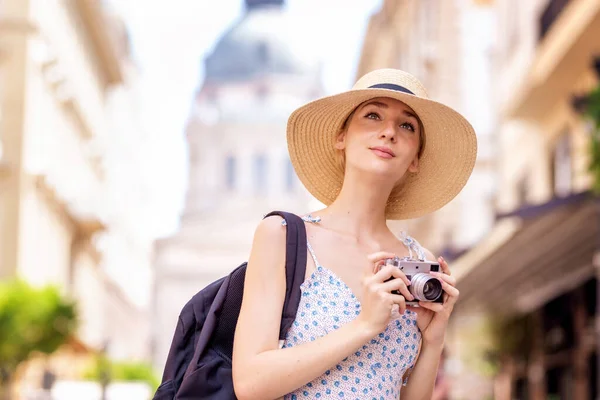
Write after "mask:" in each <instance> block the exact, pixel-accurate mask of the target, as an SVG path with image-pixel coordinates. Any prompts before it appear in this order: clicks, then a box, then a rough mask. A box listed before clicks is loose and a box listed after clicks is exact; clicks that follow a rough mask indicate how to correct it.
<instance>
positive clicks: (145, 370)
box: [84, 354, 160, 391]
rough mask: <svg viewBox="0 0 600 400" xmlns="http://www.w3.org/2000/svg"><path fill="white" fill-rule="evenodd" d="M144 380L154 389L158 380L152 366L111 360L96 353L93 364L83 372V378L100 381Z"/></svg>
mask: <svg viewBox="0 0 600 400" xmlns="http://www.w3.org/2000/svg"><path fill="white" fill-rule="evenodd" d="M107 378H108V379H110V381H113V382H145V383H147V384H148V385H149V386H150V388H151V390H153V391H154V390H156V389H157V388H158V385H159V383H160V382H159V380H158V378H157V377H156V375H155V374H154V371H153V370H152V367H151V366H150V365H148V364H146V363H143V362H135V361H113V360H109V359H108V358H107V357H106V356H104V355H102V354H101V355H98V357H97V358H96V360H95V363H94V365H93V366H92V367H91V368H90V369H89V370H87V371H86V372H85V373H84V379H89V380H93V381H97V382H102V381H104V380H106V379H107Z"/></svg>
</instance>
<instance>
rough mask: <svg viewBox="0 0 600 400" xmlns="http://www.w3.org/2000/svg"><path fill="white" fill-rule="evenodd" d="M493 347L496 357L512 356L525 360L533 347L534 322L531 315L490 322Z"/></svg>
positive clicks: (496, 318)
mask: <svg viewBox="0 0 600 400" xmlns="http://www.w3.org/2000/svg"><path fill="white" fill-rule="evenodd" d="M492 325H493V328H492V332H494V337H493V343H494V345H493V347H494V351H495V353H496V357H498V358H501V357H503V356H512V357H514V358H516V359H522V360H527V358H528V357H529V355H530V352H531V348H532V346H533V343H532V340H533V332H534V329H535V322H534V319H533V315H532V314H526V315H519V316H514V317H510V318H505V317H495V318H494V319H493V320H492Z"/></svg>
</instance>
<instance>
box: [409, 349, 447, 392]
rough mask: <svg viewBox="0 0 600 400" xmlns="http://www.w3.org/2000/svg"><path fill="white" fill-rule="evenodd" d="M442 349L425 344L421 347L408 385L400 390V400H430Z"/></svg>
mask: <svg viewBox="0 0 600 400" xmlns="http://www.w3.org/2000/svg"><path fill="white" fill-rule="evenodd" d="M443 347H444V346H443V345H442V346H436V345H427V344H425V343H423V344H422V345H421V351H420V353H419V358H418V359H417V363H416V365H415V367H414V369H413V371H412V372H411V374H410V376H409V380H408V384H407V385H406V387H404V388H403V389H402V400H405V399H408V400H420V399H423V400H430V399H431V396H432V395H433V387H434V385H435V378H436V376H437V371H438V367H439V363H440V358H441V356H442V349H443Z"/></svg>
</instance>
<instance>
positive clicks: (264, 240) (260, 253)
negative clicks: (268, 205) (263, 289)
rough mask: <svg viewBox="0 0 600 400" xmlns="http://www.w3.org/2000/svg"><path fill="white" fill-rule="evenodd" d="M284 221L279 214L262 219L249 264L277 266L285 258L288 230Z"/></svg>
mask: <svg viewBox="0 0 600 400" xmlns="http://www.w3.org/2000/svg"><path fill="white" fill-rule="evenodd" d="M282 221H283V218H281V217H278V216H271V217H268V218H265V219H263V220H262V221H260V223H259V224H258V226H257V227H256V231H255V232H254V240H253V243H252V252H251V254H250V260H249V265H256V264H258V265H260V266H267V265H270V266H273V267H276V266H277V264H278V263H279V262H280V261H281V259H284V258H285V242H286V231H287V230H286V226H285V225H283V224H282ZM256 261H259V262H258V263H257V262H256ZM265 261H266V262H265Z"/></svg>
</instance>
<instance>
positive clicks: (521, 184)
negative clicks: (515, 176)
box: [516, 172, 529, 207]
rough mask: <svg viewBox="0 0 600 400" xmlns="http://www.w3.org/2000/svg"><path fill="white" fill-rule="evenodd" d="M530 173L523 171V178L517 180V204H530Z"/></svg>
mask: <svg viewBox="0 0 600 400" xmlns="http://www.w3.org/2000/svg"><path fill="white" fill-rule="evenodd" d="M528 185H529V174H527V173H526V172H523V175H522V176H521V178H520V179H519V180H518V181H517V193H516V194H517V204H518V206H519V207H520V206H524V205H527V204H528V199H527V198H528V197H529V189H528Z"/></svg>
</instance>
